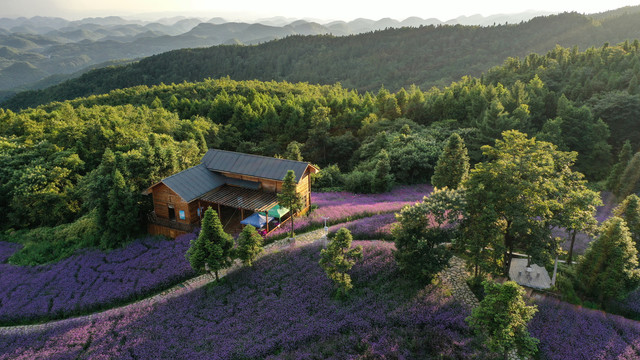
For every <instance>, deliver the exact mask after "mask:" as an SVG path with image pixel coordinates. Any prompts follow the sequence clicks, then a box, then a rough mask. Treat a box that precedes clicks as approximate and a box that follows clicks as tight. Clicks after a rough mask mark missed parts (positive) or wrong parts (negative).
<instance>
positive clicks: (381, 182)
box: [371, 149, 393, 193]
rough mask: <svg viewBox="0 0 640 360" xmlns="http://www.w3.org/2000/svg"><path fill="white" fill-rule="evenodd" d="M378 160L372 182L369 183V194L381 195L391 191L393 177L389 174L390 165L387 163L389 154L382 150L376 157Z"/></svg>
mask: <svg viewBox="0 0 640 360" xmlns="http://www.w3.org/2000/svg"><path fill="white" fill-rule="evenodd" d="M378 157H379V159H380V160H378V163H377V164H376V169H375V173H374V176H373V180H372V181H371V192H374V193H382V192H387V191H389V190H391V187H392V186H393V175H391V174H390V172H391V164H390V163H389V153H387V151H386V150H384V149H382V150H381V151H380V155H379V156H378Z"/></svg>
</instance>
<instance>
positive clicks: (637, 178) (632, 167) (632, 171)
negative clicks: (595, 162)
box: [615, 152, 640, 198]
mask: <svg viewBox="0 0 640 360" xmlns="http://www.w3.org/2000/svg"><path fill="white" fill-rule="evenodd" d="M639 182H640V152H637V153H636V154H635V155H633V157H632V158H631V160H630V161H629V163H628V164H627V167H626V168H625V169H624V171H623V172H622V176H621V177H620V185H619V187H618V192H617V193H615V194H616V196H618V197H619V198H625V197H627V196H628V195H631V194H632V193H634V192H636V191H638V187H639V185H640V184H639Z"/></svg>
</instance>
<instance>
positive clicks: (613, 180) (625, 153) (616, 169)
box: [607, 140, 633, 193]
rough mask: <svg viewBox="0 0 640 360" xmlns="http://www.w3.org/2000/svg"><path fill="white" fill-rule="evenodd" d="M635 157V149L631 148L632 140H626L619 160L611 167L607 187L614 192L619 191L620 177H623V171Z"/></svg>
mask: <svg viewBox="0 0 640 360" xmlns="http://www.w3.org/2000/svg"><path fill="white" fill-rule="evenodd" d="M632 157H633V149H632V148H631V142H630V141H629V140H627V141H625V142H624V144H623V145H622V148H621V149H620V153H619V154H618V162H617V163H616V164H615V165H613V167H612V168H611V172H610V173H609V177H608V178H607V189H609V190H611V191H612V192H614V193H618V190H619V187H620V177H622V173H623V172H624V169H625V168H626V167H627V165H628V164H629V161H631V158H632Z"/></svg>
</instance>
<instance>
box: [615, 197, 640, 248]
mask: <svg viewBox="0 0 640 360" xmlns="http://www.w3.org/2000/svg"><path fill="white" fill-rule="evenodd" d="M613 214H614V215H615V216H619V217H621V218H623V219H624V221H625V223H626V224H627V227H628V228H629V232H630V233H631V240H633V242H634V243H635V244H636V249H638V251H640V197H638V195H636V194H631V195H629V196H627V197H626V198H625V199H624V201H622V202H621V203H620V205H618V207H616V208H615V209H614V210H613Z"/></svg>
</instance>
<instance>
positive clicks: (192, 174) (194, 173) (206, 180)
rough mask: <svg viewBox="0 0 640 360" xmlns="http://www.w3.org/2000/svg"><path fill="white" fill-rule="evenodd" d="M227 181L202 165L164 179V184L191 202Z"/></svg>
mask: <svg viewBox="0 0 640 360" xmlns="http://www.w3.org/2000/svg"><path fill="white" fill-rule="evenodd" d="M226 180H227V178H226V177H225V176H222V175H220V174H216V173H213V172H211V171H209V170H207V167H206V166H204V165H203V164H200V165H196V166H194V167H191V168H188V169H187V170H184V171H181V172H179V173H177V174H174V175H171V176H169V177H167V178H164V179H162V182H163V183H164V184H165V185H167V186H168V187H169V188H170V189H171V190H173V191H174V192H175V193H176V194H178V195H179V196H180V197H181V198H182V199H183V200H184V201H186V202H190V201H191V200H194V199H197V198H198V197H199V196H200V195H202V194H204V193H206V192H208V191H211V189H215V188H217V187H220V186H222V185H224V184H225V183H226Z"/></svg>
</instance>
